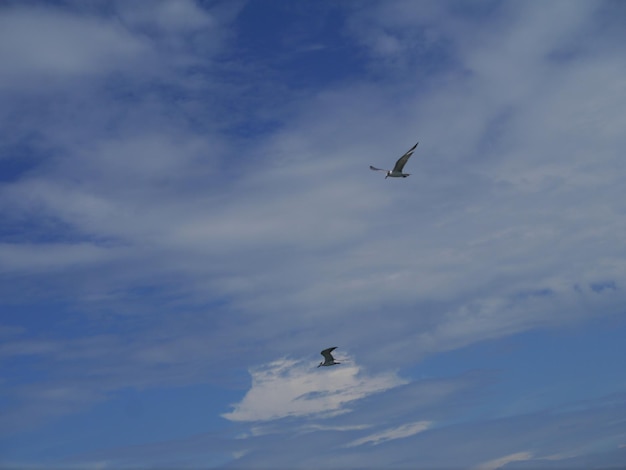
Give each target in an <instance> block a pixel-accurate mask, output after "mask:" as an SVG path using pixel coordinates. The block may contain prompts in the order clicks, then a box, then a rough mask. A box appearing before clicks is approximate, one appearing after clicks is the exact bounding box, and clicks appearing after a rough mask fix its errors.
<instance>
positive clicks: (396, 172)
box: [370, 142, 419, 179]
mask: <svg viewBox="0 0 626 470" xmlns="http://www.w3.org/2000/svg"><path fill="white" fill-rule="evenodd" d="M417 144H419V142H418V143H417ZM417 144H415V145H414V146H413V147H411V148H410V149H409V151H408V152H407V153H405V154H404V155H402V156H401V157H400V158H398V161H397V162H396V165H395V166H394V167H393V170H383V169H382V168H376V167H375V166H372V165H370V170H374V171H384V172H386V173H387V175H386V176H385V179H387V178H388V177H392V178H400V177H402V178H406V177H407V176H410V173H402V169H403V168H404V165H406V162H408V161H409V158H411V155H413V152H415V149H416V148H417Z"/></svg>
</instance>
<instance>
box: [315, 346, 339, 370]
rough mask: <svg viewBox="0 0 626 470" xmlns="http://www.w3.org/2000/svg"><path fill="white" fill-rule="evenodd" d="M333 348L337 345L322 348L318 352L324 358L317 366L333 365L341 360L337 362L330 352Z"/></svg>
mask: <svg viewBox="0 0 626 470" xmlns="http://www.w3.org/2000/svg"><path fill="white" fill-rule="evenodd" d="M335 349H337V346H335V347H333V348H328V349H324V350H323V351H322V352H321V353H320V354H321V355H322V356H324V360H323V361H322V362H320V365H319V366H317V367H321V366H334V365H335V364H341V362H337V361H335V358H334V357H333V355H332V354H331V352H333V351H334V350H335Z"/></svg>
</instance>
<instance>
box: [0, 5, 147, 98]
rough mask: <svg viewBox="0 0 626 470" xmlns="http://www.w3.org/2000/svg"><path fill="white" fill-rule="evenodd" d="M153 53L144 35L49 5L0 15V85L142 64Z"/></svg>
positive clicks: (16, 84) (18, 85) (9, 10)
mask: <svg viewBox="0 0 626 470" xmlns="http://www.w3.org/2000/svg"><path fill="white" fill-rule="evenodd" d="M149 54H150V50H149V47H148V46H147V44H146V43H145V42H143V41H142V40H141V39H138V38H136V37H135V36H133V35H132V34H130V33H129V32H128V31H127V30H125V29H124V28H122V27H120V25H116V24H114V23H110V22H105V21H103V20H101V19H97V18H89V17H80V16H77V15H72V14H67V13H61V12H59V11H57V10H52V9H51V10H48V9H43V8H32V9H29V8H8V9H5V10H4V11H3V12H2V14H0V61H1V62H2V63H3V64H5V65H6V66H4V67H2V72H0V87H2V86H7V85H10V86H16V87H22V86H24V85H25V84H28V83H29V82H31V81H34V82H33V83H37V84H39V85H43V84H44V83H46V85H47V86H49V85H50V83H51V82H50V79H56V78H61V79H65V78H75V77H82V78H84V77H85V76H91V75H92V74H98V73H102V72H104V71H110V70H117V69H119V67H129V66H131V65H135V66H136V65H137V63H138V61H145V59H146V56H147V55H149Z"/></svg>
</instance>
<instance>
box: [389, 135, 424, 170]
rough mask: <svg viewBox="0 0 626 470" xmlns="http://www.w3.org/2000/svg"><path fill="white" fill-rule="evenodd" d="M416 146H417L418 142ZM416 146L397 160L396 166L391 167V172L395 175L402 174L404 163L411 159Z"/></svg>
mask: <svg viewBox="0 0 626 470" xmlns="http://www.w3.org/2000/svg"><path fill="white" fill-rule="evenodd" d="M417 144H419V142H418V143H417ZM417 144H415V145H414V146H413V147H411V149H410V150H409V151H408V152H407V153H405V154H404V155H402V156H401V157H400V158H398V161H397V162H396V166H394V167H393V171H394V172H395V173H402V169H403V168H404V165H406V162H407V161H409V158H411V155H413V152H415V149H416V148H417Z"/></svg>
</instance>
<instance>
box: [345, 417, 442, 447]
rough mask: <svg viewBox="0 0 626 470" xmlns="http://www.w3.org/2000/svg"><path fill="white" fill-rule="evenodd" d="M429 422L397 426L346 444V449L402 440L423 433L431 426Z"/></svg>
mask: <svg viewBox="0 0 626 470" xmlns="http://www.w3.org/2000/svg"><path fill="white" fill-rule="evenodd" d="M432 424H433V423H432V422H431V421H418V422H415V423H407V424H402V425H400V426H397V427H395V428H391V429H386V430H384V431H381V432H377V433H375V434H371V435H369V436H365V437H362V438H361V439H357V440H355V441H352V442H349V443H348V444H346V447H356V446H360V445H363V444H372V445H378V444H381V443H383V442H386V441H392V440H394V439H402V438H405V437H409V436H413V435H415V434H417V433H420V432H424V431H426V430H427V429H428V428H430V427H431V426H432Z"/></svg>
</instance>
